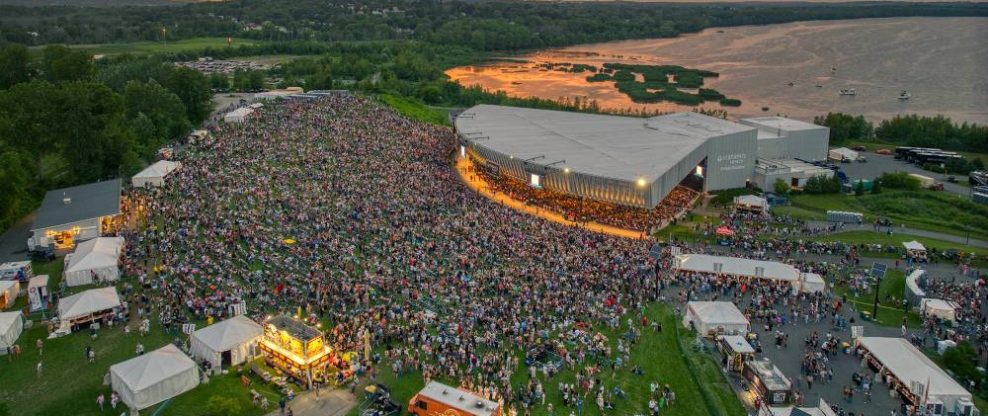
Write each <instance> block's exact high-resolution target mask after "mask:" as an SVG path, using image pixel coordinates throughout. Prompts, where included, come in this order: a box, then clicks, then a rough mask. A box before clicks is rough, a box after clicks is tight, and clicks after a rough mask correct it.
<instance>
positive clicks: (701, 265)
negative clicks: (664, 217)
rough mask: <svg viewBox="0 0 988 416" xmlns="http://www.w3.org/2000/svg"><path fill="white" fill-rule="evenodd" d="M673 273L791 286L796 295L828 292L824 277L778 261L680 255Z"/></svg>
mask: <svg viewBox="0 0 988 416" xmlns="http://www.w3.org/2000/svg"><path fill="white" fill-rule="evenodd" d="M672 268H673V270H675V271H677V272H679V271H687V272H696V273H707V274H716V275H728V276H735V277H746V278H753V279H765V280H776V281H785V282H789V284H791V285H792V287H793V290H794V291H803V292H817V291H822V290H824V289H826V284H825V282H824V281H823V278H822V277H820V275H818V274H815V273H803V272H800V271H799V269H797V268H795V267H793V266H790V265H788V264H785V263H780V262H777V261H765V260H754V259H743V258H738V257H727V256H713V255H709V254H680V255H678V256H676V257H674V258H673V262H672Z"/></svg>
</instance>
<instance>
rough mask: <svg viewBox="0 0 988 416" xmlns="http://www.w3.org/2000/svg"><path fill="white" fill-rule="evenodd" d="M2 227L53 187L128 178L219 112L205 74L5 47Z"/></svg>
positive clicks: (60, 49)
mask: <svg viewBox="0 0 988 416" xmlns="http://www.w3.org/2000/svg"><path fill="white" fill-rule="evenodd" d="M0 71H2V73H0V229H4V228H6V227H7V226H9V225H10V224H11V223H12V222H13V221H15V220H16V219H17V218H19V217H20V216H22V215H24V214H25V213H27V212H29V211H30V210H32V209H34V208H35V207H36V205H37V204H38V203H39V200H40V197H41V196H42V195H43V194H44V191H45V190H48V189H52V188H57V187H61V186H68V185H75V184H79V183H86V182H92V181H96V180H99V179H106V178H114V177H120V176H125V175H128V174H132V173H134V172H136V171H137V170H138V169H139V168H140V167H141V166H142V165H143V164H144V163H146V162H147V161H148V160H151V159H153V157H154V156H155V154H156V151H157V150H158V148H159V147H160V146H161V145H162V144H164V143H166V142H168V141H170V140H173V139H175V138H177V137H180V136H182V135H184V134H187V133H188V132H189V130H190V129H191V127H192V126H193V125H197V124H199V123H200V122H202V120H203V119H205V118H206V117H207V116H208V114H209V112H210V110H211V108H210V104H209V101H210V99H211V95H210V93H209V84H208V80H207V79H206V77H205V76H203V75H202V74H200V73H199V72H197V71H194V70H191V69H187V68H177V67H175V66H173V65H170V64H167V63H165V62H163V61H161V60H160V59H156V58H134V57H125V58H122V59H118V60H115V61H113V62H109V61H94V60H93V59H92V57H91V56H90V55H89V54H88V53H86V52H85V51H82V50H75V49H70V48H66V47H64V46H49V47H46V48H44V50H43V51H42V54H41V57H40V59H38V60H31V59H29V53H28V50H27V48H25V47H24V46H22V45H12V44H8V45H3V46H0Z"/></svg>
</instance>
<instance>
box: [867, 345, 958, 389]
mask: <svg viewBox="0 0 988 416" xmlns="http://www.w3.org/2000/svg"><path fill="white" fill-rule="evenodd" d="M858 340H859V342H860V343H861V345H863V346H864V347H865V348H867V349H868V351H869V352H870V353H871V354H872V355H874V356H875V358H876V359H878V361H880V362H881V363H882V365H884V366H885V368H887V369H888V370H889V371H891V372H892V374H894V375H895V377H896V378H898V379H899V381H901V382H903V383H905V384H906V386H909V383H911V382H913V381H916V382H919V383H923V384H924V385H926V384H927V383H929V386H930V391H929V394H930V395H935V396H967V397H970V396H971V393H970V392H968V391H967V390H966V389H965V388H964V387H963V386H961V385H960V383H958V382H957V381H955V380H954V379H953V378H951V377H950V376H949V375H948V374H947V373H946V372H945V371H943V369H941V368H940V366H938V365H936V363H934V362H933V360H930V358H929V357H927V356H926V354H923V353H922V352H921V351H920V350H918V349H916V347H914V346H913V345H912V344H910V343H909V341H908V340H906V339H905V338H885V337H861V338H859V339H858Z"/></svg>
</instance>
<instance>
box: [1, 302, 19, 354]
mask: <svg viewBox="0 0 988 416" xmlns="http://www.w3.org/2000/svg"><path fill="white" fill-rule="evenodd" d="M23 330H24V321H23V320H22V319H21V313H20V312H0V352H6V351H7V347H10V346H11V345H14V343H15V342H17V337H19V336H21V331H23Z"/></svg>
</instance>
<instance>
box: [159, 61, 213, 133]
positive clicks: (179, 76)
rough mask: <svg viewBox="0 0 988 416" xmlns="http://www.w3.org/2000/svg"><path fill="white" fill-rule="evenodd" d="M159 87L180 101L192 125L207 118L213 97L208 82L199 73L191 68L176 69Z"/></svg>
mask: <svg viewBox="0 0 988 416" xmlns="http://www.w3.org/2000/svg"><path fill="white" fill-rule="evenodd" d="M161 85H163V86H164V87H165V88H168V90H169V91H171V92H173V93H175V95H177V96H178V98H179V99H181V100H182V104H183V105H185V113H186V115H187V116H188V119H189V121H190V122H191V123H192V124H199V123H200V122H202V121H203V120H205V119H206V117H209V113H210V111H211V110H212V108H211V104H212V98H213V97H212V94H211V93H210V92H209V80H208V79H206V76H205V75H203V74H202V73H201V72H199V71H196V70H194V69H191V68H176V69H175V70H174V71H172V72H171V73H170V74H169V75H168V78H167V79H165V80H164V82H162V83H161Z"/></svg>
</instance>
